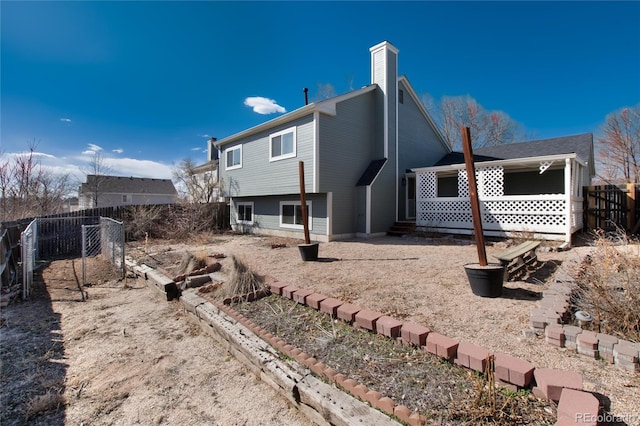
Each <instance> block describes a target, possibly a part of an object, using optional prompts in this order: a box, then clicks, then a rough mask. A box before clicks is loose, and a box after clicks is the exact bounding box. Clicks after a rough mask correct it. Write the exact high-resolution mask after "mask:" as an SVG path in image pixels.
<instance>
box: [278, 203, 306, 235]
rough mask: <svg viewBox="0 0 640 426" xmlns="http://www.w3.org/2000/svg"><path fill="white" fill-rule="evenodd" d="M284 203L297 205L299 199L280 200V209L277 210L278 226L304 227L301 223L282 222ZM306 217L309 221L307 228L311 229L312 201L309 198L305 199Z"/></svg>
mask: <svg viewBox="0 0 640 426" xmlns="http://www.w3.org/2000/svg"><path fill="white" fill-rule="evenodd" d="M285 205H293V206H299V205H301V203H300V201H280V211H279V215H280V227H281V228H291V229H304V226H302V225H295V224H290V223H282V207H283V206H285ZM307 206H308V209H307V219H308V222H309V229H310V230H311V229H313V227H312V226H311V224H312V222H313V220H312V219H313V214H312V212H313V203H312V202H311V201H310V200H307Z"/></svg>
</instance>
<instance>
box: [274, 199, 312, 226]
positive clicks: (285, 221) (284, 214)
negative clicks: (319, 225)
mask: <svg viewBox="0 0 640 426" xmlns="http://www.w3.org/2000/svg"><path fill="white" fill-rule="evenodd" d="M312 217H313V215H312V214H311V201H307V220H308V222H309V229H311V218H312ZM280 226H281V227H282V228H294V229H303V223H302V204H301V203H300V201H281V202H280Z"/></svg>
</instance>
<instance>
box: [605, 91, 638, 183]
mask: <svg viewBox="0 0 640 426" xmlns="http://www.w3.org/2000/svg"><path fill="white" fill-rule="evenodd" d="M600 130H601V136H600V137H599V138H597V141H598V144H599V151H598V152H599V161H600V163H601V165H602V166H603V167H602V170H603V171H604V173H605V174H606V175H607V176H606V178H607V179H618V178H623V179H624V180H625V182H629V183H632V182H633V183H640V103H639V104H636V105H635V106H633V107H625V108H622V109H620V110H618V111H616V112H613V113H611V114H609V115H607V117H606V119H605V122H604V124H603V125H602V127H601V129H600Z"/></svg>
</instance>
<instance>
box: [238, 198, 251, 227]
mask: <svg viewBox="0 0 640 426" xmlns="http://www.w3.org/2000/svg"><path fill="white" fill-rule="evenodd" d="M240 206H251V220H240V218H239V216H238V211H239V210H240V209H239V208H238V207H240ZM254 212H255V210H254V208H253V201H243V202H238V203H236V223H239V224H243V225H253V218H254V214H255V213H254Z"/></svg>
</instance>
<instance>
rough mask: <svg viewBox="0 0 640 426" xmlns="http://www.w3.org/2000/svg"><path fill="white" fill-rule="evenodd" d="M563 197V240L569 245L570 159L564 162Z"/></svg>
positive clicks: (570, 207) (570, 205)
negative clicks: (564, 219)
mask: <svg viewBox="0 0 640 426" xmlns="http://www.w3.org/2000/svg"><path fill="white" fill-rule="evenodd" d="M564 162H565V163H564V197H565V200H566V206H565V217H566V224H565V231H564V232H565V237H564V240H565V241H566V242H568V243H569V244H571V225H572V223H571V218H572V209H573V206H572V196H573V191H572V188H573V186H572V185H573V182H572V179H571V176H572V174H571V159H570V158H567V159H565V160H564Z"/></svg>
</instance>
